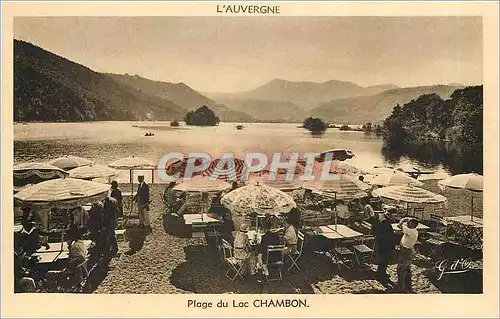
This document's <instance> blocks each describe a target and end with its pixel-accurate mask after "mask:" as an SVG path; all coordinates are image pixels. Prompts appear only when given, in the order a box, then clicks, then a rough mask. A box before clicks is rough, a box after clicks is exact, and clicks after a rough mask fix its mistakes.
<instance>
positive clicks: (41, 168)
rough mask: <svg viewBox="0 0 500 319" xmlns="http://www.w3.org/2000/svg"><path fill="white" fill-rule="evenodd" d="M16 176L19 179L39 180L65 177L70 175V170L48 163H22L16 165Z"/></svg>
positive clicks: (14, 170) (14, 169)
mask: <svg viewBox="0 0 500 319" xmlns="http://www.w3.org/2000/svg"><path fill="white" fill-rule="evenodd" d="M13 172H14V178H15V179H18V180H27V179H30V178H34V179H38V180H39V181H43V180H48V179H53V178H63V177H66V176H68V172H66V171H65V170H63V169H62V168H59V167H57V166H54V165H51V164H48V163H22V164H17V165H14V168H13Z"/></svg>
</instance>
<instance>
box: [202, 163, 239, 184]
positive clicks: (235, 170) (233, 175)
mask: <svg viewBox="0 0 500 319" xmlns="http://www.w3.org/2000/svg"><path fill="white" fill-rule="evenodd" d="M247 169H248V168H247V166H246V165H245V161H243V160H242V159H239V158H225V159H223V160H222V161H221V159H219V158H217V159H215V160H213V161H212V162H211V163H210V165H209V167H208V168H207V169H206V170H205V171H204V172H203V176H209V177H215V178H219V179H223V180H225V181H231V182H234V181H241V180H242V176H243V175H244V173H245V172H246V170H247Z"/></svg>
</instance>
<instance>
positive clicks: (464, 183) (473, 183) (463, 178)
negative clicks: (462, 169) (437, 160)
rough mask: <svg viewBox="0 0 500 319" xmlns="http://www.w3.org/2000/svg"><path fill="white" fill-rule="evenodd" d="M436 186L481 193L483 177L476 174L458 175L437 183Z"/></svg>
mask: <svg viewBox="0 0 500 319" xmlns="http://www.w3.org/2000/svg"><path fill="white" fill-rule="evenodd" d="M438 186H439V187H440V188H441V189H443V190H445V189H446V188H454V189H466V190H469V191H472V192H482V191H483V176H482V175H479V174H476V173H469V174H458V175H455V176H452V177H450V178H447V179H444V180H441V181H439V182H438Z"/></svg>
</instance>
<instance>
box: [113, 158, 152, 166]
mask: <svg viewBox="0 0 500 319" xmlns="http://www.w3.org/2000/svg"><path fill="white" fill-rule="evenodd" d="M108 166H109V167H112V168H116V169H147V168H155V167H156V165H155V164H154V163H152V162H150V161H149V160H147V159H145V158H142V157H136V156H129V157H125V158H121V159H119V160H116V161H113V162H111V163H109V164H108Z"/></svg>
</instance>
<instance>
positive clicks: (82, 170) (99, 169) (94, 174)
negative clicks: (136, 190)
mask: <svg viewBox="0 0 500 319" xmlns="http://www.w3.org/2000/svg"><path fill="white" fill-rule="evenodd" d="M117 174H118V171H116V170H114V169H112V168H110V167H108V166H103V165H90V166H82V167H77V168H74V169H72V170H71V171H69V176H70V177H71V178H79V179H94V178H107V177H108V178H109V177H112V176H115V175H117Z"/></svg>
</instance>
